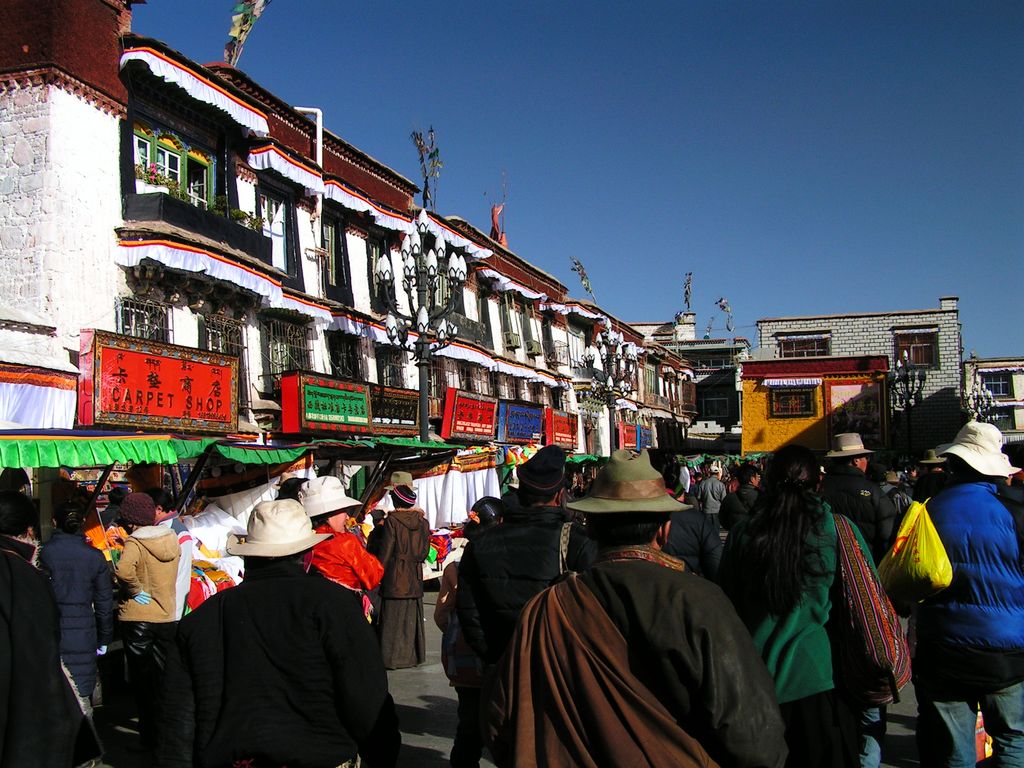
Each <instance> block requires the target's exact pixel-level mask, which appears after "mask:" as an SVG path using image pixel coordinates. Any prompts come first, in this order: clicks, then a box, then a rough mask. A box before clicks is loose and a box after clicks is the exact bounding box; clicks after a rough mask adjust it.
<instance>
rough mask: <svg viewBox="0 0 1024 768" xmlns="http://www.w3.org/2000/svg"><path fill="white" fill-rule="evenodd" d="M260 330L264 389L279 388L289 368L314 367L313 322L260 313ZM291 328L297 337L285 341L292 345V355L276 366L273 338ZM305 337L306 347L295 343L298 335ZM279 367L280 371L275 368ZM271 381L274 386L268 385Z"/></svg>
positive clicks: (290, 346)
mask: <svg viewBox="0 0 1024 768" xmlns="http://www.w3.org/2000/svg"><path fill="white" fill-rule="evenodd" d="M257 325H258V328H259V332H260V356H261V361H260V362H261V364H262V369H263V373H262V375H261V377H260V378H261V380H262V381H263V382H264V389H263V391H264V392H274V391H276V390H277V389H278V385H279V383H280V378H281V374H282V373H285V372H286V371H308V370H311V369H312V359H313V358H312V349H311V348H312V341H313V326H312V323H310V322H302V321H300V320H294V319H292V318H286V317H279V316H277V315H260V316H259V317H258V319H257ZM286 329H291V331H290V333H292V334H294V336H295V339H289V338H284V339H282V340H281V343H282V344H283V345H284V346H286V347H289V351H288V358H287V359H286V360H284V361H283V362H282V363H281V364H280V365H275V362H276V361H275V360H274V358H273V357H272V356H271V337H272V336H278V335H279V332H280V331H286ZM300 334H301V336H302V339H303V341H304V346H303V347H301V348H300V347H298V346H297V344H294V342H295V340H297V339H298V337H299V336H300ZM275 369H277V370H275ZM267 384H269V385H270V386H267Z"/></svg>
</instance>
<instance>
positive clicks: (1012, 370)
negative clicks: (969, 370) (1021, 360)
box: [975, 365, 1024, 374]
mask: <svg viewBox="0 0 1024 768" xmlns="http://www.w3.org/2000/svg"><path fill="white" fill-rule="evenodd" d="M975 370H976V371H977V372H978V373H979V374H985V373H1020V372H1021V371H1024V365H1012V366H1008V367H1006V368H975Z"/></svg>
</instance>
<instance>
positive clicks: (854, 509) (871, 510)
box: [821, 464, 896, 565]
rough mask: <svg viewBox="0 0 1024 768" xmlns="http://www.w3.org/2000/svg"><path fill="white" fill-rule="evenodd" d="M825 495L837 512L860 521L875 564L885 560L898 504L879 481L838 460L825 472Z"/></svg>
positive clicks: (859, 525) (823, 489) (857, 523)
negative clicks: (886, 492) (872, 480)
mask: <svg viewBox="0 0 1024 768" xmlns="http://www.w3.org/2000/svg"><path fill="white" fill-rule="evenodd" d="M821 496H822V498H823V499H825V501H827V502H828V504H829V506H830V507H832V511H833V512H834V513H835V514H837V515H845V516H846V517H847V518H849V519H850V520H852V521H853V522H854V523H856V525H857V527H858V528H860V532H861V533H862V534H864V539H865V541H867V543H868V546H869V547H870V548H871V556H872V557H873V558H874V559H875V564H876V565H877V564H878V563H879V562H881V560H882V558H883V557H885V553H886V552H887V551H888V550H889V545H890V544H892V539H893V533H894V532H893V526H894V524H895V522H896V507H895V506H893V503H892V501H891V500H890V499H889V497H888V496H886V495H885V494H884V493H882V489H881V487H880V486H879V485H878V483H873V482H871V481H870V480H868V479H867V478H866V477H865V476H864V473H863V472H861V471H860V470H859V469H857V468H856V467H853V466H850V465H848V464H837V465H836V466H834V467H832V468H831V469H829V470H828V474H826V475H825V482H824V483H823V485H822V488H821Z"/></svg>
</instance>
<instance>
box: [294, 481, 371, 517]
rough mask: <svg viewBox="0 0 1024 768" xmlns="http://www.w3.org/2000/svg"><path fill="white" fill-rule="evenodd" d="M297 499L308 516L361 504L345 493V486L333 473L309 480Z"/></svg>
mask: <svg viewBox="0 0 1024 768" xmlns="http://www.w3.org/2000/svg"><path fill="white" fill-rule="evenodd" d="M299 500H300V501H301V502H302V506H303V507H305V508H306V514H307V515H309V516H310V517H322V516H323V515H332V514H337V513H338V512H345V511H347V510H351V509H359V508H360V507H361V506H363V503H362V502H361V501H359V499H353V498H352V497H351V496H349V495H348V494H347V493H345V486H343V485H342V484H341V480H339V479H338V478H337V477H334V476H333V475H326V476H324V477H315V478H313V479H312V480H310V481H309V482H308V483H307V484H306V485H305V487H304V488H303V489H302V491H301V492H300V493H299Z"/></svg>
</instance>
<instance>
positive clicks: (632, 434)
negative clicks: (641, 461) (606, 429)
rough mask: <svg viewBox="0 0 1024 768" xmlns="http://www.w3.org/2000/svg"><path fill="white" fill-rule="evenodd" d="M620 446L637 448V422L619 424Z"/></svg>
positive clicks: (632, 449) (631, 448) (630, 448)
mask: <svg viewBox="0 0 1024 768" xmlns="http://www.w3.org/2000/svg"><path fill="white" fill-rule="evenodd" d="M619 448H628V449H629V450H631V451H635V450H636V424H619Z"/></svg>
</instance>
